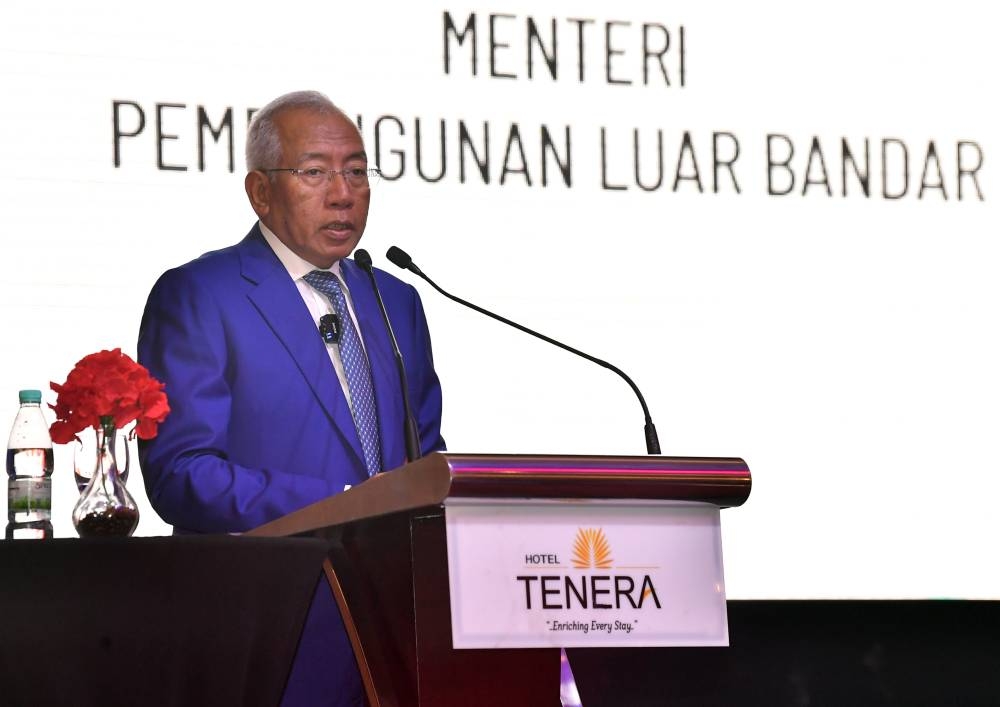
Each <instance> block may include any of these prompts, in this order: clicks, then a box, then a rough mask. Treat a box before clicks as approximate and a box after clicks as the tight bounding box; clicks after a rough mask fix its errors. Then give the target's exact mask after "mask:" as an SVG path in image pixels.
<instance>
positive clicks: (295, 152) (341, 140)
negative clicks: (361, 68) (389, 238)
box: [246, 109, 371, 268]
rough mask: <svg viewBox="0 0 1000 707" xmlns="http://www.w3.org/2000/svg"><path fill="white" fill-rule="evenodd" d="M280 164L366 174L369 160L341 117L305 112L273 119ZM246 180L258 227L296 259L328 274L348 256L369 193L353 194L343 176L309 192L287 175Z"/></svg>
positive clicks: (288, 112)
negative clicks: (361, 170)
mask: <svg viewBox="0 0 1000 707" xmlns="http://www.w3.org/2000/svg"><path fill="white" fill-rule="evenodd" d="M274 125H275V127H276V128H277V131H278V135H279V137H280V139H281V152H282V162H281V164H279V165H273V167H283V168H287V167H296V168H309V167H319V168H321V169H336V170H342V169H348V168H352V167H361V168H366V167H367V166H368V158H367V156H366V155H365V148H364V144H363V143H362V142H361V136H360V135H359V134H358V130H357V128H355V127H354V124H353V123H351V121H350V120H348V119H347V118H345V117H343V116H341V115H323V114H321V113H316V112H315V111H312V110H309V109H290V110H286V111H282V112H281V113H279V114H278V115H277V116H276V117H275V119H274ZM271 176H272V177H273V181H272V180H269V179H268V178H267V176H265V175H263V174H261V173H260V172H252V173H251V174H250V175H248V176H247V182H246V185H247V193H248V195H249V196H250V201H251V203H252V204H253V207H254V210H255V211H256V212H257V215H258V216H259V217H260V219H261V221H263V223H264V224H265V225H266V226H267V227H268V228H270V229H271V230H272V231H273V232H274V234H275V235H276V236H277V237H278V238H279V239H280V240H281V242H282V243H284V244H285V245H287V246H288V247H289V249H291V250H292V252H294V253H295V254H296V255H298V256H299V257H301V258H302V259H304V260H307V261H309V262H310V263H312V264H313V265H315V266H316V267H318V268H328V267H330V266H331V265H333V263H334V262H335V261H337V260H340V259H341V258H346V257H347V256H348V255H350V253H351V251H353V250H354V248H355V247H357V245H358V241H360V240H361V234H362V233H364V230H365V223H366V222H367V220H368V202H369V199H370V197H371V191H370V189H369V188H368V187H364V188H352V187H350V186H349V185H348V184H347V181H346V180H345V179H344V176H343V175H342V174H337V175H335V176H334V177H333V180H332V181H324V182H323V183H322V184H320V185H319V186H315V187H312V186H309V185H307V184H305V183H303V182H302V180H301V179H300V178H299V177H298V176H296V175H294V174H292V173H291V172H272V173H271Z"/></svg>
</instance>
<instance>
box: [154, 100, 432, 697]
mask: <svg viewBox="0 0 1000 707" xmlns="http://www.w3.org/2000/svg"><path fill="white" fill-rule="evenodd" d="M246 152H247V169H248V174H247V176H246V180H245V187H246V192H247V196H248V197H249V199H250V204H251V206H252V207H253V209H254V211H255V212H256V214H257V216H258V218H259V221H258V223H257V224H255V225H254V227H253V228H252V229H251V230H250V232H249V233H248V234H247V236H246V237H245V238H244V239H243V240H242V241H241V242H240V243H238V244H236V245H234V246H232V247H229V248H225V249H223V250H219V251H215V252H212V253H207V254H205V255H203V256H201V257H200V258H198V259H197V260H194V261H192V262H190V263H188V264H186V265H183V266H181V267H179V268H175V269H173V270H170V271H168V272H167V273H165V274H164V275H163V276H162V277H161V278H160V279H159V280H158V281H157V283H156V285H155V286H154V287H153V290H152V292H151V293H150V296H149V300H148V302H147V304H146V310H145V312H144V314H143V319H142V325H141V328H140V333H139V344H138V352H139V361H140V362H141V363H142V364H143V365H145V366H146V367H147V368H148V369H149V371H150V373H151V374H152V375H153V376H155V377H156V378H158V379H159V380H161V381H163V382H164V383H165V384H166V392H167V395H168V397H169V400H170V407H171V414H170V416H169V417H168V419H167V420H166V421H165V422H164V423H163V424H162V425H161V426H160V429H159V434H158V436H157V437H156V438H155V439H154V440H151V441H150V442H148V443H146V444H144V445H143V446H142V447H141V449H140V461H141V464H142V471H143V478H144V481H145V484H146V490H147V493H148V495H149V499H150V501H151V503H152V504H153V507H154V508H155V509H156V511H157V513H159V514H160V516H161V517H162V518H163V519H164V520H165V521H167V522H168V523H171V524H173V525H174V526H175V530H176V531H180V532H185V531H186V532H199V533H219V532H238V531H243V530H247V529H249V528H253V527H255V526H258V525H261V524H262V523H265V522H267V521H270V520H273V519H275V518H278V517H280V516H282V515H284V514H286V513H289V512H291V511H294V510H296V509H298V508H301V507H303V506H306V505H308V504H310V503H313V502H315V501H318V500H320V499H323V498H326V497H327V496H330V495H332V494H335V493H339V492H342V491H343V490H344V489H345V488H347V487H350V486H352V485H354V484H357V483H360V482H362V481H364V480H365V479H367V478H368V477H369V475H370V474H372V473H375V472H377V471H380V470H388V469H393V468H396V467H399V466H401V465H403V464H404V463H406V458H405V446H404V438H403V425H404V412H403V403H402V398H401V393H400V389H399V378H398V374H397V371H396V368H395V363H394V359H393V354H392V349H391V345H390V342H389V337H388V334H387V332H386V331H385V327H384V324H383V322H382V320H381V314H380V313H379V310H378V305H377V302H376V299H375V295H374V293H373V291H372V288H371V284H370V282H369V281H368V279H367V275H366V274H365V273H364V272H363V271H362V270H361V268H360V267H359V266H358V265H356V264H355V263H354V262H353V261H352V260H350V259H349V258H348V256H349V255H350V254H351V253H352V252H353V250H354V248H355V247H356V246H357V245H358V241H359V240H360V239H361V236H362V234H363V232H364V229H365V223H366V220H367V216H368V206H369V200H370V197H371V188H370V184H371V180H372V179H374V178H376V177H377V171H375V170H371V169H370V168H369V166H368V161H367V155H366V153H365V150H364V145H363V142H362V140H361V135H360V133H359V132H358V130H357V128H356V127H355V125H354V124H353V123H352V122H351V120H350V119H349V118H348V117H347V116H346V115H345V114H344V113H343V112H341V111H340V110H339V109H338V108H336V107H335V106H334V105H333V104H332V103H331V102H330V101H329V99H327V98H326V97H325V96H323V95H322V94H318V93H315V92H297V93H292V94H287V95H285V96H281V97H280V98H278V99H276V100H274V101H272V102H271V103H270V104H268V105H267V106H265V107H264V108H262V109H261V110H260V111H259V112H258V113H257V114H256V115H255V116H254V119H253V122H252V123H251V125H250V128H249V131H248V135H247V151H246ZM376 279H377V281H378V285H379V289H380V291H381V293H382V296H383V298H384V300H385V304H386V307H387V309H388V312H389V318H390V320H391V322H392V325H393V328H394V330H395V334H396V338H397V340H398V343H399V347H400V349H401V351H402V354H403V358H404V361H405V365H406V373H407V378H408V383H409V396H410V400H411V402H412V404H413V407H414V415H415V417H416V418H417V425H418V429H419V436H420V439H421V441H422V444H421V447H422V450H421V451H422V452H423V453H425V454H426V453H428V452H430V451H433V450H437V449H442V448H443V446H444V442H443V440H442V439H441V434H440V418H441V391H440V386H439V384H438V379H437V376H436V374H435V372H434V367H433V362H432V359H431V347H430V338H429V334H428V331H427V324H426V321H425V319H424V313H423V308H422V306H421V304H420V299H419V297H418V296H417V293H416V291H415V290H414V289H413V288H412V287H411V286H409V285H407V284H405V283H403V282H401V281H400V280H398V279H396V278H394V277H392V276H390V275H388V274H386V273H384V272H382V271H376ZM321 322H323V323H325V324H326V325H327V326H326V331H327V334H328V336H327V337H326V338H325V339H324V337H323V336H321V333H320V323H321ZM330 322H332V325H330V324H329V323H330ZM331 327H332V328H331ZM339 621H340V618H339V614H337V611H336V607H335V604H334V603H333V601H332V600H331V598H330V591H329V588H328V587H324V586H322V585H320V586H318V591H317V593H316V601H314V604H313V607H312V609H311V610H310V616H309V619H308V621H307V626H306V629H305V631H304V634H303V638H302V643H301V644H300V648H299V653H298V656H297V658H296V664H295V667H294V668H293V671H292V676H291V678H290V683H289V686H288V689H287V690H286V694H285V703H286V704H292V703H299V704H310V705H312V704H315V705H321V704H333V705H339V704H358V703H359V701H360V683H359V681H358V676H357V669H356V666H355V664H354V661H353V657H352V655H351V652H350V647H349V644H348V643H347V641H346V637H345V636H344V634H343V628H342V626H336V624H339ZM331 622H332V623H333V624H334V625H335V626H334V628H335V629H336V630H331V628H330V627H331Z"/></svg>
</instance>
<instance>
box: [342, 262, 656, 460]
mask: <svg viewBox="0 0 1000 707" xmlns="http://www.w3.org/2000/svg"><path fill="white" fill-rule="evenodd" d="M385 257H387V258H388V259H389V261H390V262H391V263H392V264H393V265H396V266H397V267H400V268H402V269H403V270H409V271H410V272H412V273H413V274H415V275H417V276H419V277H421V278H423V279H424V280H426V281H427V284H429V285H430V286H431V287H433V288H434V289H435V290H437V291H438V292H440V293H441V294H442V295H444V296H445V297H447V298H448V299H450V300H452V301H453V302H458V303H459V304H461V305H464V306H466V307H468V308H469V309H473V310H475V311H477V312H479V313H480V314H485V315H486V316H487V317H490V318H491V319H496V320H497V321H498V322H503V323H504V324H506V325H508V326H512V327H514V328H515V329H517V330H519V331H523V332H524V333H525V334H531V335H532V336H534V337H536V338H538V339H541V340H542V341H547V342H548V343H550V344H552V345H554V346H558V347H559V348H561V349H563V350H564V351H569V352H570V353H573V354H576V355H577V356H580V357H582V358H585V359H587V360H588V361H592V362H593V363H596V364H597V365H598V366H601V367H602V368H607V369H608V370H609V371H614V372H615V373H617V374H618V375H619V376H621V377H622V378H623V379H624V380H625V382H626V383H628V384H629V387H631V388H632V392H634V393H635V397H637V398H638V399H639V404H640V405H641V406H642V414H643V416H644V417H645V418H646V425H645V433H646V453H647V454H659V453H660V440H659V438H658V437H657V436H656V426H655V425H654V424H653V418H652V417H650V415H649V408H648V407H646V401H645V400H644V399H643V397H642V393H640V392H639V388H638V387H637V386H636V384H635V383H633V382H632V379H631V378H629V377H628V376H627V375H625V373H624V372H623V371H622V370H621V369H620V368H618V367H617V366H613V365H611V364H610V363H608V362H607V361H602V360H601V359H599V358H595V357H593V356H591V355H590V354H585V353H584V352H583V351H579V350H578V349H574V348H573V347H572V346H567V345H566V344H563V343H561V342H559V341H556V340H555V339H552V338H550V337H548V336H545V334H539V333H538V332H537V331H533V330H531V329H529V328H528V327H526V326H521V325H520V324H518V323H517V322H512V321H511V320H509V319H507V318H506V317H501V316H500V315H499V314H494V313H493V312H491V311H489V310H486V309H483V308H482V307H479V306H477V305H474V304H472V303H471V302H466V301H465V300H464V299H462V298H460V297H456V296H455V295H453V294H450V293H448V292H445V291H444V290H442V289H441V288H440V287H438V285H437V283H435V282H434V281H433V280H431V279H430V278H429V277H427V276H426V275H425V274H424V273H423V271H422V270H421V269H420V268H418V267H417V265H416V263H414V262H413V258H411V257H410V256H409V255H407V254H406V252H405V251H403V250H400V249H399V248H397V247H396V246H392V247H391V248H389V250H388V251H387V252H386V254H385ZM355 258H357V256H356V255H355Z"/></svg>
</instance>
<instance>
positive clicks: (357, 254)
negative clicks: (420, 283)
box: [354, 249, 420, 462]
mask: <svg viewBox="0 0 1000 707" xmlns="http://www.w3.org/2000/svg"><path fill="white" fill-rule="evenodd" d="M354 262H356V263H357V264H358V265H360V266H361V269H362V270H364V271H365V272H366V273H368V279H369V280H371V283H372V290H374V291H375V299H376V300H377V301H378V308H379V311H380V312H382V321H383V322H385V330H386V331H387V332H388V333H389V341H390V342H391V343H392V353H393V356H394V357H395V358H396V369H397V370H398V371H399V384H400V386H401V387H402V389H403V412H404V413H405V415H406V419H405V420H404V422H403V440H404V442H405V443H406V459H407V461H411V462H414V461H416V460H417V459H419V458H420V433H419V432H418V431H417V422H416V419H415V418H414V417H413V408H412V407H411V406H410V388H409V386H407V385H406V368H405V367H404V366H403V354H402V352H400V350H399V344H398V343H396V335H395V334H394V333H393V332H392V325H391V324H390V323H389V313H388V312H386V311H385V303H384V302H383V301H382V293H381V292H379V291H378V285H377V284H376V283H375V271H374V270H372V257H371V256H370V255H368V251H367V250H363V249H359V250H356V251H354Z"/></svg>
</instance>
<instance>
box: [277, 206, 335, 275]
mask: <svg viewBox="0 0 1000 707" xmlns="http://www.w3.org/2000/svg"><path fill="white" fill-rule="evenodd" d="M258 225H259V226H260V232H261V233H262V234H263V235H264V240H265V241H267V244H268V245H269V246H271V250H273V251H274V254H275V255H277V256H278V260H280V261H281V264H282V265H283V266H284V267H285V270H287V271H288V274H289V275H290V276H291V278H292V279H293V280H301V279H302V278H303V277H305V276H306V275H308V274H309V273H311V272H312V271H313V270H324V269H325V270H327V271H328V272H332V273H333V274H334V275H336V276H337V279H338V280H340V281H343V279H344V278H343V276H342V275H341V273H340V261H339V260H337V261H335V262H334V263H333V265H332V266H330V267H329V268H318V267H316V266H315V265H313V264H312V263H310V262H309V261H308V260H303V259H302V258H300V257H299V256H298V255H297V254H296V253H294V252H292V249H291V248H289V247H288V246H287V245H285V244H284V243H282V242H281V239H280V238H278V237H277V236H276V235H274V232H273V231H272V230H271V229H270V228H268V227H267V226H265V225H264V222H263V221H259V222H258Z"/></svg>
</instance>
